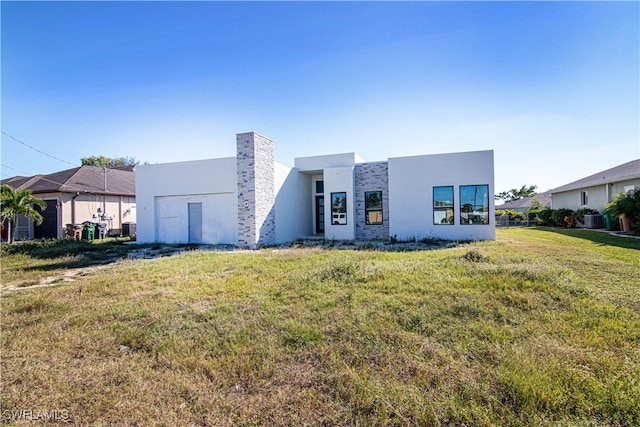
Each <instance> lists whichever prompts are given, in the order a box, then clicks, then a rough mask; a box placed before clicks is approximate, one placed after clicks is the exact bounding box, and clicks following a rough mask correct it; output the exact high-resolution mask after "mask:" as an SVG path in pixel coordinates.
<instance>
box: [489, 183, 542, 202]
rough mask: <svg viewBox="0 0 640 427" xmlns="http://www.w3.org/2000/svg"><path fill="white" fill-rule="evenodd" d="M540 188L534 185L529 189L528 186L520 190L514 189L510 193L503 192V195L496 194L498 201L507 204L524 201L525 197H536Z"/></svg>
mask: <svg viewBox="0 0 640 427" xmlns="http://www.w3.org/2000/svg"><path fill="white" fill-rule="evenodd" d="M537 188H538V186H537V185H532V186H530V187H527V186H526V185H523V186H522V188H520V189H519V190H518V189H517V188H512V189H511V190H509V191H503V192H502V193H498V194H496V196H495V197H496V200H504V201H505V202H513V201H514V200H520V199H523V198H525V197H531V196H535V195H536V194H538V193H537V192H536V189H537Z"/></svg>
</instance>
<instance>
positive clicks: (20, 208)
mask: <svg viewBox="0 0 640 427" xmlns="http://www.w3.org/2000/svg"><path fill="white" fill-rule="evenodd" d="M1 194H2V195H1V198H0V204H1V205H2V222H3V223H4V222H5V221H8V222H9V233H8V234H7V238H8V239H9V243H11V242H13V241H14V240H15V234H16V222H17V220H18V215H19V214H23V215H24V216H26V217H27V218H30V219H32V220H33V221H35V223H36V225H40V224H42V220H43V218H42V215H40V212H38V211H37V210H35V209H34V207H33V206H32V205H36V206H39V207H40V209H41V210H45V209H46V208H47V203H46V202H45V201H44V200H40V199H38V198H36V197H34V196H33V194H32V193H31V190H19V191H16V190H14V189H13V187H10V186H8V185H3V186H2V193H1Z"/></svg>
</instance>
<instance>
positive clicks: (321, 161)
mask: <svg viewBox="0 0 640 427" xmlns="http://www.w3.org/2000/svg"><path fill="white" fill-rule="evenodd" d="M362 162H364V160H363V159H362V157H360V156H358V155H357V154H356V153H342V154H327V155H324V156H309V157H296V158H295V163H294V164H295V167H296V169H298V170H300V171H302V172H305V171H320V170H322V169H324V168H336V167H349V166H354V165H355V164H356V163H362Z"/></svg>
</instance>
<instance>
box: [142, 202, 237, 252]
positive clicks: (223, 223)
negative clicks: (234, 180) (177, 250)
mask: <svg viewBox="0 0 640 427" xmlns="http://www.w3.org/2000/svg"><path fill="white" fill-rule="evenodd" d="M155 205H156V206H155V215H156V218H155V223H156V241H158V242H164V243H206V244H219V243H229V244H233V243H235V242H236V230H237V225H236V224H237V222H238V206H237V200H236V196H235V194H234V193H217V194H204V195H189V196H163V197H156V199H155ZM190 205H191V207H190ZM198 205H199V206H198ZM194 206H198V207H201V214H200V215H199V216H194ZM190 209H191V218H190V215H189V212H190ZM198 217H199V218H198ZM195 219H199V220H200V221H201V227H199V226H200V224H193V222H194V220H195ZM190 220H191V224H190ZM194 228H196V229H197V228H199V230H198V235H199V237H200V241H199V242H197V241H193V242H190V238H191V240H193V239H194ZM190 229H191V234H190V232H189V230H190Z"/></svg>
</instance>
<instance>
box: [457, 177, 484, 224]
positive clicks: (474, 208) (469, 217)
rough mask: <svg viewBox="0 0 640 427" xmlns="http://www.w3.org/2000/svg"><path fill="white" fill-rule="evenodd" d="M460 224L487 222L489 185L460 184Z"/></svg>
mask: <svg viewBox="0 0 640 427" xmlns="http://www.w3.org/2000/svg"><path fill="white" fill-rule="evenodd" d="M460 224H461V225H471V224H489V186H488V185H461V186H460Z"/></svg>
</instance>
